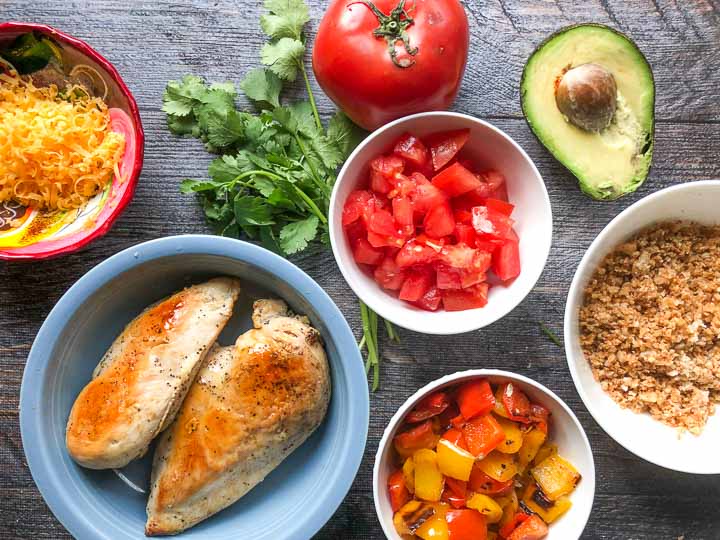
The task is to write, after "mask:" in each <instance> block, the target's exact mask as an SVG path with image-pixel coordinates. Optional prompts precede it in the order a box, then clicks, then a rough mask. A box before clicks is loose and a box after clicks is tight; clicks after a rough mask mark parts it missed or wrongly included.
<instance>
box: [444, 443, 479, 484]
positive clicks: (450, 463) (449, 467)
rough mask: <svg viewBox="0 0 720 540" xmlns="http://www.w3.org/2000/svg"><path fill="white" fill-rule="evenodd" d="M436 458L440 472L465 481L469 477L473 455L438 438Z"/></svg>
mask: <svg viewBox="0 0 720 540" xmlns="http://www.w3.org/2000/svg"><path fill="white" fill-rule="evenodd" d="M437 459H438V467H439V468H440V472H441V473H443V474H444V475H445V476H449V477H450V478H456V479H457V480H462V481H464V482H467V481H468V480H469V479H470V473H471V472H472V468H473V464H474V463H475V456H473V455H472V454H471V453H470V452H468V451H467V450H463V449H462V448H460V447H459V446H457V445H454V444H453V443H451V442H450V441H448V440H447V439H440V442H438V445H437Z"/></svg>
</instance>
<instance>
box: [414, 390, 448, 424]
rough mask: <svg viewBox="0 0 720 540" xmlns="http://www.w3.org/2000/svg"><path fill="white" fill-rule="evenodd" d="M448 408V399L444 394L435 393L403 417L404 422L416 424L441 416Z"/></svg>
mask: <svg viewBox="0 0 720 540" xmlns="http://www.w3.org/2000/svg"><path fill="white" fill-rule="evenodd" d="M449 406H450V399H449V398H448V396H447V394H446V393H445V392H435V393H434V394H430V395H429V396H427V397H426V398H424V399H422V400H421V401H420V403H418V404H417V405H415V408H414V409H413V410H412V411H410V413H409V414H408V415H407V416H406V417H405V421H406V422H410V423H416V422H422V421H423V420H427V419H428V418H432V417H433V416H437V415H439V414H441V413H442V412H443V411H444V410H445V409H447V408H448V407H449Z"/></svg>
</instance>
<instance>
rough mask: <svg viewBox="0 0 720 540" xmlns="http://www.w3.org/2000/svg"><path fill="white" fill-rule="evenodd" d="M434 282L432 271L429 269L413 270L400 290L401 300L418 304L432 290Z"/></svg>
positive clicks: (418, 268)
mask: <svg viewBox="0 0 720 540" xmlns="http://www.w3.org/2000/svg"><path fill="white" fill-rule="evenodd" d="M434 281H435V276H434V275H433V271H432V269H430V268H428V267H416V268H413V269H411V270H410V271H409V272H408V274H407V277H406V278H405V281H404V282H403V284H402V287H401V288H400V295H399V298H400V300H407V301H408V302H417V301H418V300H420V299H421V298H422V297H423V296H425V294H426V293H427V292H428V291H429V290H430V289H431V288H432V286H433V285H434V284H435V283H434Z"/></svg>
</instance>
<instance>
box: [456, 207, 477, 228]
mask: <svg viewBox="0 0 720 540" xmlns="http://www.w3.org/2000/svg"><path fill="white" fill-rule="evenodd" d="M453 214H454V215H455V221H457V222H458V223H462V224H463V225H472V212H470V210H462V209H457V208H455V209H454V212H453Z"/></svg>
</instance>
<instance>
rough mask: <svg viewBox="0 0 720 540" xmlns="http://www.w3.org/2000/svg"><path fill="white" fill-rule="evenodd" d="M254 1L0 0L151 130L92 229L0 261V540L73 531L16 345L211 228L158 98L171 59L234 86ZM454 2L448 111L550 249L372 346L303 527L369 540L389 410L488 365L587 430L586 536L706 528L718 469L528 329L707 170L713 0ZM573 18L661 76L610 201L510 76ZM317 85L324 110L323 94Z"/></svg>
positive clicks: (1, 13)
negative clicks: (462, 67) (483, 290)
mask: <svg viewBox="0 0 720 540" xmlns="http://www.w3.org/2000/svg"><path fill="white" fill-rule="evenodd" d="M258 5H259V2H249V1H247V0H245V1H237V0H232V1H231V0H215V1H212V2H207V1H203V0H192V1H191V0H175V1H169V0H152V1H149V0H134V1H127V2H117V1H114V0H98V1H90V0H80V1H73V2H67V1H50V0H35V1H34V2H28V1H27V0H0V18H2V20H20V21H34V22H44V23H48V24H51V25H54V26H57V27H59V28H61V29H63V30H65V31H67V32H70V33H72V34H74V35H76V36H78V37H80V38H82V39H85V40H87V41H88V42H89V43H90V44H91V45H92V46H94V47H95V48H96V49H98V50H99V51H100V52H101V53H102V54H104V55H105V56H106V57H107V58H108V59H109V60H111V61H112V62H113V63H114V64H115V65H116V67H117V68H118V69H119V71H120V72H121V74H122V75H123V77H124V78H125V81H126V82H127V83H128V85H129V87H130V88H131V90H132V91H133V92H134V94H135V96H136V98H137V100H138V103H139V105H140V109H141V114H142V117H143V122H144V128H145V132H146V136H147V139H146V141H147V147H146V152H145V166H144V169H143V173H142V176H141V178H140V183H139V185H138V190H137V193H136V196H135V199H134V201H133V202H132V204H131V205H130V206H129V208H128V210H127V211H126V212H125V214H124V215H123V217H122V218H121V219H120V220H119V221H118V222H117V224H116V225H115V227H114V228H113V230H112V231H111V232H110V233H109V234H108V235H107V236H106V237H105V238H103V239H101V240H98V241H97V242H95V243H94V244H93V245H92V246H91V247H90V248H89V249H87V250H86V251H85V252H83V253H80V254H75V255H71V256H68V257H65V258H63V259H61V260H54V261H47V262H40V263H34V264H7V263H0V306H1V307H0V493H1V494H2V496H0V538H3V539H13V538H36V539H40V538H51V539H61V538H69V535H68V534H67V532H65V530H64V529H63V527H62V526H61V525H60V524H59V523H58V522H57V520H56V519H55V518H54V517H53V516H52V514H51V513H50V511H49V510H48V508H47V506H46V505H45V503H44V502H43V500H42V497H41V496H40V494H39V492H38V491H37V489H36V488H35V485H34V483H33V481H32V478H31V476H30V473H29V470H28V468H27V465H26V463H25V459H24V456H23V452H22V446H21V441H20V433H19V427H18V411H17V409H18V396H19V390H20V381H21V376H22V370H23V367H24V364H25V359H26V357H27V354H28V352H29V349H30V345H31V343H32V340H33V338H34V336H35V334H36V333H37V330H38V328H39V327H40V325H41V324H42V321H43V319H44V317H45V316H46V315H47V313H48V311H49V310H50V309H51V308H52V306H53V305H54V304H55V302H56V301H57V300H58V298H60V296H61V295H62V294H63V293H64V292H65V291H66V290H67V289H68V288H69V287H70V286H71V285H72V284H73V283H74V282H75V281H76V280H77V279H78V278H79V277H80V276H82V275H83V274H84V273H85V272H86V271H88V270H89V269H90V268H92V267H93V266H95V265H96V264H97V263H99V262H100V261H102V260H104V259H105V258H107V257H108V256H110V255H112V254H114V253H116V252H118V251H120V250H121V249H124V248H126V247H128V246H131V245H134V244H137V243H139V242H142V241H145V240H149V239H152V238H157V237H161V236H166V235H170V234H177V233H189V232H207V231H208V229H207V228H206V227H205V225H204V223H203V220H202V214H201V212H200V209H199V208H198V206H197V204H196V203H195V202H194V200H193V199H192V198H191V197H188V196H183V195H180V194H179V192H178V189H177V186H178V182H179V181H180V180H181V179H182V178H185V177H198V178H200V177H203V176H204V175H205V170H206V167H207V164H208V162H209V156H208V155H207V154H206V152H205V151H204V150H203V148H202V147H201V145H200V144H199V143H197V142H196V141H191V140H179V139H175V138H173V137H172V136H170V135H169V133H168V132H167V130H166V128H165V119H164V115H163V114H162V113H161V111H160V105H161V95H162V91H163V89H164V87H165V84H166V82H167V81H168V80H169V79H177V78H179V77H182V75H184V74H185V73H195V74H198V75H203V76H205V77H207V78H208V79H209V80H213V81H215V80H231V81H234V82H239V81H240V79H241V78H242V76H243V74H244V73H245V72H246V71H247V70H248V69H249V68H251V67H254V66H255V65H256V64H257V61H258V60H257V58H258V49H259V46H260V44H261V42H262V39H261V35H260V33H259V28H258V25H257V18H258V16H259V7H258ZM311 6H312V7H311V16H312V23H311V27H310V32H309V34H310V37H311V38H312V35H313V33H314V31H315V29H316V27H317V24H318V22H319V19H320V17H321V15H322V12H323V9H324V6H325V2H324V1H323V0H312V1H311ZM466 7H467V10H468V14H469V20H470V24H471V31H472V38H471V52H470V58H469V63H468V69H467V72H466V75H465V79H464V82H463V86H462V89H461V92H460V95H459V97H458V100H457V102H456V104H455V110H458V111H462V112H466V113H469V114H473V115H476V116H479V117H481V118H486V119H489V120H491V121H492V122H493V123H494V124H496V125H497V126H498V127H500V128H501V129H504V130H506V131H507V132H508V133H509V134H510V135H511V136H512V137H514V138H515V139H516V140H517V141H518V142H519V143H520V144H521V145H522V146H523V147H524V148H525V149H526V150H527V151H528V153H529V154H530V156H531V157H532V159H533V160H534V161H535V163H536V164H537V166H538V168H539V169H540V171H541V173H542V175H543V177H544V178H545V182H546V184H547V187H548V191H549V193H550V198H551V201H552V205H553V213H554V239H553V247H552V251H551V253H550V259H549V261H548V264H547V267H546V269H545V272H544V273H543V275H542V277H541V278H540V281H539V282H538V284H537V286H536V287H535V289H534V290H533V292H532V293H531V294H530V295H529V296H528V297H527V298H526V299H525V301H524V302H523V303H522V304H521V305H520V306H519V307H518V308H517V309H515V310H514V311H513V312H512V313H510V314H509V315H508V316H507V317H505V318H504V319H503V320H502V321H499V322H497V323H495V324H493V325H492V326H490V327H488V328H486V329H484V330H482V331H480V332H473V333H469V334H465V335H461V336H453V337H443V338H430V337H427V336H423V335H419V334H415V333H412V332H409V331H401V334H402V344H400V345H394V344H387V343H384V344H383V350H384V353H385V361H384V363H383V366H382V386H381V390H380V391H378V392H377V393H375V394H373V395H372V396H371V417H370V431H369V436H368V443H367V448H366V452H365V458H364V460H363V463H362V466H361V469H360V472H359V474H358V476H357V479H356V480H355V483H354V485H353V488H352V490H351V491H350V493H349V494H348V497H347V499H346V500H345V502H344V503H343V504H342V505H341V507H340V508H339V509H338V511H337V513H336V514H335V516H334V517H333V518H332V519H331V521H330V522H329V523H328V524H327V525H326V526H325V527H324V528H323V529H322V531H321V532H320V533H319V534H318V535H317V536H316V538H317V539H319V540H335V539H353V540H369V539H379V538H382V532H381V530H380V527H379V525H378V523H377V518H376V516H375V511H374V507H373V500H372V480H371V471H372V461H373V457H374V454H375V451H376V450H377V445H378V441H379V439H380V436H381V434H382V431H383V429H384V427H385V425H386V423H387V422H388V420H389V419H390V417H391V416H392V414H393V413H394V412H395V410H396V409H397V407H398V406H400V404H401V403H402V402H403V401H404V400H405V399H406V398H407V397H408V396H409V395H411V394H412V393H413V392H414V391H415V390H416V389H417V388H418V387H419V386H421V385H423V384H425V383H427V382H429V381H431V380H433V379H435V378H437V377H440V376H441V375H444V374H447V373H451V372H454V371H456V370H460V369H467V368H473V367H499V368H504V369H509V370H513V371H518V372H520V373H523V374H525V375H528V376H530V377H533V378H534V379H536V380H538V381H539V382H541V383H543V384H545V385H547V386H549V387H550V388H551V389H553V390H554V391H555V392H557V393H558V394H559V395H560V396H561V397H562V398H563V399H565V400H566V401H567V403H568V404H569V405H570V406H571V407H572V409H573V410H574V411H575V412H576V413H577V415H578V417H579V419H580V421H581V422H582V424H583V426H584V427H585V429H586V431H587V433H588V436H589V438H590V442H591V444H592V446H593V450H594V454H595V460H596V467H597V475H598V477H597V493H596V497H595V505H594V508H593V513H592V516H591V518H590V522H589V523H588V526H587V528H586V531H585V534H584V536H583V538H584V539H588V540H591V539H592V540H594V539H598V540H600V539H602V540H605V539H623V540H630V539H632V540H641V539H647V540H659V539H668V540H669V539H676V538H678V537H679V536H681V535H684V537H685V539H686V540H712V539H718V538H720V512H719V511H718V507H720V482H718V478H717V477H697V476H692V475H687V474H682V473H674V472H670V471H666V470H664V469H660V468H658V467H656V466H654V465H650V464H648V463H645V462H643V461H641V460H639V459H637V458H635V457H634V456H633V455H631V454H630V453H628V452H627V451H626V450H624V449H623V448H621V447H620V446H618V445H617V444H616V443H615V442H614V441H612V440H611V439H610V438H609V437H608V436H607V435H605V433H604V432H603V431H602V430H601V429H600V428H599V427H598V425H597V424H596V423H595V422H594V420H593V419H592V418H591V417H590V415H589V414H588V413H587V411H586V410H585V408H584V407H583V405H582V403H581V401H580V399H579V397H578V395H577V394H576V392H575V389H574V386H573V383H572V380H571V378H570V374H569V372H568V370H567V367H566V363H565V359H564V354H563V351H562V350H561V349H559V348H558V347H557V346H555V345H554V344H553V343H552V342H550V341H549V340H548V339H547V338H546V337H545V336H544V335H543V334H542V333H541V332H540V331H539V329H538V321H542V322H544V323H545V324H546V325H548V326H549V327H550V328H552V329H553V331H554V332H555V333H556V334H558V335H561V330H562V317H563V310H564V304H565V297H566V294H567V290H568V288H569V285H570V281H571V278H572V275H573V273H574V270H575V268H576V267H577V264H578V262H579V260H580V258H581V257H582V254H583V253H584V251H585V249H587V247H588V245H589V244H590V242H591V241H592V240H593V238H594V237H595V236H596V235H597V233H598V232H599V231H600V230H601V229H602V227H603V226H605V225H606V224H607V222H608V221H609V220H610V219H612V217H614V216H615V215H616V214H617V213H618V212H620V211H621V210H623V209H624V208H626V207H627V206H629V205H630V204H631V203H633V202H635V201H636V200H638V199H640V198H641V197H643V196H645V195H647V194H649V193H651V192H653V191H655V190H657V189H660V188H662V187H666V186H669V185H672V184H677V183H680V182H685V181H692V180H702V179H711V178H718V177H720V163H718V156H720V48H719V47H720V6H719V4H718V2H717V1H715V0H633V1H632V2H627V1H625V0H588V1H572V0H557V1H544V0H533V1H530V0H467V3H466ZM585 21H595V22H602V23H607V24H610V25H612V26H614V27H616V28H618V29H620V30H622V31H624V32H626V33H628V34H630V35H631V36H632V37H633V38H634V39H635V40H636V41H637V43H638V45H639V46H640V48H641V49H642V50H643V52H644V53H645V54H646V56H647V57H648V60H649V61H650V63H651V64H652V66H653V68H654V73H655V79H656V82H657V107H656V114H657V129H656V137H657V141H656V152H655V160H654V165H653V169H652V172H651V174H650V177H649V179H648V180H647V182H646V183H645V185H644V186H643V187H642V188H641V189H640V190H638V192H637V193H635V194H633V195H630V196H627V197H625V198H623V199H621V200H619V201H615V202H609V203H608V202H604V203H600V202H596V201H592V200H590V199H588V198H586V197H584V196H583V195H582V194H581V193H580V191H579V190H578V188H577V184H576V181H575V179H574V177H572V176H571V175H570V174H569V173H568V172H567V171H566V170H565V169H563V168H562V167H561V166H560V165H559V164H558V163H557V162H555V161H554V160H553V159H552V157H551V156H550V155H549V154H548V153H547V152H546V151H545V150H544V149H543V148H542V147H541V145H540V144H539V143H538V142H537V141H536V140H535V139H534V137H533V136H532V134H531V133H530V130H529V129H528V127H527V126H526V124H525V122H524V120H523V119H522V115H521V113H520V106H519V93H518V86H519V79H520V75H521V72H522V67H523V64H524V62H525V60H526V59H527V57H528V55H529V54H530V52H531V51H532V50H533V48H534V47H535V46H536V45H537V43H539V42H540V41H541V40H542V39H544V38H545V37H546V36H547V35H548V34H549V33H550V32H552V31H554V30H556V29H558V28H559V27H561V26H564V25H566V24H572V23H578V22H585ZM315 88H316V89H317V96H318V98H319V106H320V109H321V111H322V113H323V115H324V116H325V117H326V118H327V116H328V115H329V114H331V113H332V111H333V110H334V106H333V104H332V103H331V102H329V100H327V99H326V98H325V97H324V96H323V95H322V92H320V90H319V88H317V86H316V85H315ZM295 92H296V93H298V94H299V93H300V92H301V89H300V88H296V89H295ZM290 93H291V94H292V93H293V92H292V91H291V92H290ZM294 262H295V263H297V264H298V265H299V266H301V267H302V268H303V269H305V270H306V271H307V272H308V273H309V274H310V275H311V276H312V277H313V278H315V279H316V280H317V281H318V282H319V283H320V285H321V286H322V287H323V288H324V289H325V290H326V291H327V292H328V293H329V294H330V295H331V296H332V297H333V299H334V300H335V302H336V303H337V304H338V306H340V308H341V309H342V311H343V313H344V314H345V316H346V317H347V319H348V321H349V323H350V324H351V326H352V327H353V329H354V330H355V331H356V332H359V329H360V321H359V313H358V310H357V304H356V300H355V298H354V297H353V295H352V293H351V292H350V290H349V288H348V287H347V285H346V284H345V282H344V281H343V279H342V277H341V275H340V273H339V272H338V270H337V267H336V266H335V263H334V261H333V259H332V255H331V254H330V253H329V252H327V251H323V250H320V249H317V250H313V251H311V252H308V253H305V254H302V255H300V256H298V257H296V258H295V259H294Z"/></svg>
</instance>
